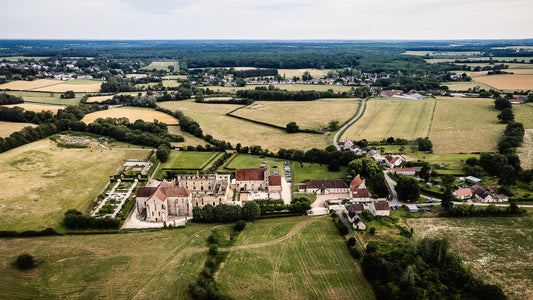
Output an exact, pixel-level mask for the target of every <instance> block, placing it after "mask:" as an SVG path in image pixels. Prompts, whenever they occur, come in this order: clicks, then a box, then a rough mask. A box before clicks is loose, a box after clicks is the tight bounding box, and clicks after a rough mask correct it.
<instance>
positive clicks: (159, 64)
mask: <svg viewBox="0 0 533 300" xmlns="http://www.w3.org/2000/svg"><path fill="white" fill-rule="evenodd" d="M169 66H173V67H174V71H179V69H180V64H179V62H178V61H176V60H173V61H153V62H152V63H150V64H149V65H148V66H146V67H144V68H143V69H145V70H153V69H156V70H168V67H169Z"/></svg>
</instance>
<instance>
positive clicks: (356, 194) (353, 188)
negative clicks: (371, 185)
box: [350, 175, 372, 201]
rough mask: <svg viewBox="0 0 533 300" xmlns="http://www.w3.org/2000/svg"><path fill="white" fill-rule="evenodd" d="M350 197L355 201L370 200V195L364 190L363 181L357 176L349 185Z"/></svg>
mask: <svg viewBox="0 0 533 300" xmlns="http://www.w3.org/2000/svg"><path fill="white" fill-rule="evenodd" d="M350 193H351V194H350V196H351V197H352V199H354V200H357V201H370V200H372V195H371V194H370V192H369V191H368V189H367V188H366V184H365V181H364V180H362V179H361V177H359V175H357V176H356V177H355V178H354V179H353V180H352V182H351V183H350Z"/></svg>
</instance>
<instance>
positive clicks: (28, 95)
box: [8, 91, 84, 105]
mask: <svg viewBox="0 0 533 300" xmlns="http://www.w3.org/2000/svg"><path fill="white" fill-rule="evenodd" d="M8 94H11V95H15V96H20V97H22V99H24V101H30V102H37V103H45V104H63V105H75V104H78V103H80V100H81V98H82V97H83V96H84V94H81V93H77V94H76V97H74V98H72V99H61V95H62V94H63V93H47V92H23V91H9V92H8Z"/></svg>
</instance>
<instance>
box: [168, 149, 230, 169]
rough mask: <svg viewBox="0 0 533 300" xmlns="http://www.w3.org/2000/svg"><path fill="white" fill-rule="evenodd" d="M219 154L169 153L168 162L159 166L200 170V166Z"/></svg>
mask: <svg viewBox="0 0 533 300" xmlns="http://www.w3.org/2000/svg"><path fill="white" fill-rule="evenodd" d="M219 154H220V152H188V151H171V152H170V156H169V158H168V160H167V161H166V162H164V163H162V164H161V166H160V167H161V168H163V169H165V168H171V169H172V168H174V169H201V168H202V165H203V164H204V163H206V162H207V161H208V160H210V159H211V158H212V157H213V156H217V155H219Z"/></svg>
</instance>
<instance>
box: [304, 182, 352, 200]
mask: <svg viewBox="0 0 533 300" xmlns="http://www.w3.org/2000/svg"><path fill="white" fill-rule="evenodd" d="M299 189H301V190H302V191H303V192H305V193H306V194H318V195H325V194H343V195H346V196H348V195H349V192H350V189H349V188H348V186H347V185H346V183H345V182H344V181H343V180H342V179H320V180H316V179H313V180H310V181H309V182H308V183H307V184H302V185H300V186H299Z"/></svg>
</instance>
